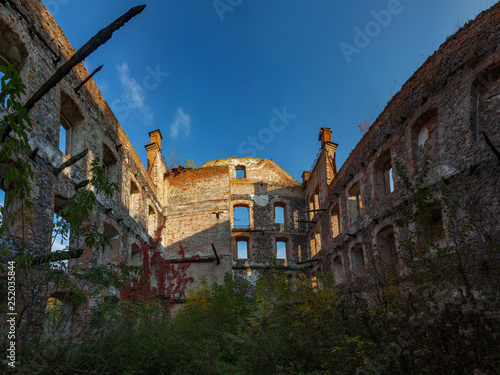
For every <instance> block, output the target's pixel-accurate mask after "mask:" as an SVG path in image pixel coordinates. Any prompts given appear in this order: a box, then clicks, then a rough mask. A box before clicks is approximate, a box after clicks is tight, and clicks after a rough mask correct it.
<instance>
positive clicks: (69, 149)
mask: <svg viewBox="0 0 500 375" xmlns="http://www.w3.org/2000/svg"><path fill="white" fill-rule="evenodd" d="M82 121H83V115H82V113H81V111H80V109H79V108H78V106H77V105H76V103H75V102H74V101H73V99H72V98H71V97H70V96H69V95H68V94H66V93H65V92H61V109H60V112H59V150H60V151H61V152H62V153H63V154H66V155H69V156H71V155H73V154H77V153H78V152H81V151H83V148H84V145H83V141H82V139H80V138H81V137H79V134H78V133H79V132H80V127H81V122H82Z"/></svg>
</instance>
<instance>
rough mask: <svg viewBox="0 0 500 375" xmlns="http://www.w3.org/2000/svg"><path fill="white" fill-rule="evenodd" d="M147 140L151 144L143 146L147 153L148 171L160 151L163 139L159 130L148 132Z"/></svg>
mask: <svg viewBox="0 0 500 375" xmlns="http://www.w3.org/2000/svg"><path fill="white" fill-rule="evenodd" d="M149 138H150V141H151V143H150V144H148V145H146V146H144V147H145V148H146V150H147V151H148V171H149V169H150V168H151V166H152V165H153V162H154V160H155V156H156V153H157V152H159V151H161V140H162V139H163V137H162V136H161V132H160V129H156V130H153V131H152V132H149Z"/></svg>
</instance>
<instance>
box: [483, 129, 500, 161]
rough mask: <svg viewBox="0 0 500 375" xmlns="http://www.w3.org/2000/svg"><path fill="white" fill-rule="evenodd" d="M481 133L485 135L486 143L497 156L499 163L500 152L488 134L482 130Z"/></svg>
mask: <svg viewBox="0 0 500 375" xmlns="http://www.w3.org/2000/svg"><path fill="white" fill-rule="evenodd" d="M481 133H483V137H484V140H485V141H486V143H487V144H488V146H490V148H491V150H492V151H493V153H494V154H495V155H496V156H497V158H498V161H500V151H498V150H497V148H496V147H495V145H494V144H493V142H491V141H490V138H489V137H488V136H487V135H486V133H485V132H484V131H482V130H481Z"/></svg>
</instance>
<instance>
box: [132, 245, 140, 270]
mask: <svg viewBox="0 0 500 375" xmlns="http://www.w3.org/2000/svg"><path fill="white" fill-rule="evenodd" d="M130 253H131V255H130V265H131V266H141V265H142V257H141V248H140V247H139V246H137V245H136V244H133V245H132V246H131V251H130Z"/></svg>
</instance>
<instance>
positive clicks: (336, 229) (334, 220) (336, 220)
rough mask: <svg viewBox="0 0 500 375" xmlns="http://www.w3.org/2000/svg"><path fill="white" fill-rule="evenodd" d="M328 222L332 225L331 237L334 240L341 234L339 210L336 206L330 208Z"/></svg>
mask: <svg viewBox="0 0 500 375" xmlns="http://www.w3.org/2000/svg"><path fill="white" fill-rule="evenodd" d="M330 220H331V224H332V237H333V238H335V237H337V236H338V235H339V234H341V233H342V224H341V222H340V210H339V205H338V204H336V205H335V206H334V207H333V208H332V213H331V216H330Z"/></svg>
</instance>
